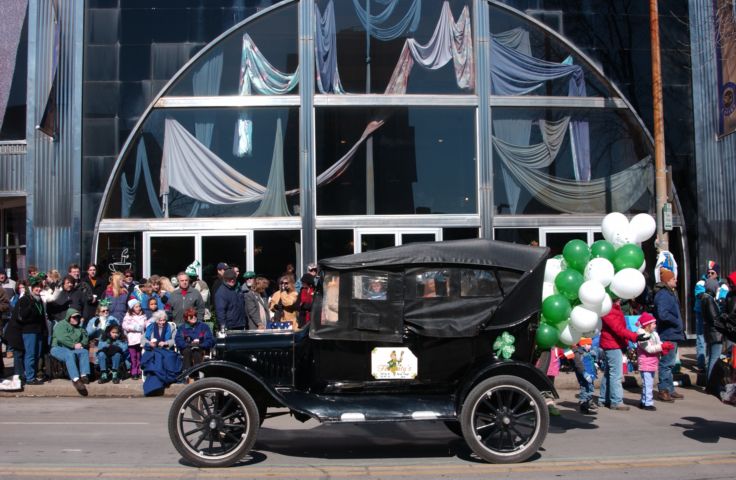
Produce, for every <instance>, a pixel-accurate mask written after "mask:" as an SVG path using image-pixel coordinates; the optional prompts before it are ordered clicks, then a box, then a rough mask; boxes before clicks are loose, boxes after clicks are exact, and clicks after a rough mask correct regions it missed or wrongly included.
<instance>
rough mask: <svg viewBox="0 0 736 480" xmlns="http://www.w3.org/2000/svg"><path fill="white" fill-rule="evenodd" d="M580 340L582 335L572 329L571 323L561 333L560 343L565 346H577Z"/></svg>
mask: <svg viewBox="0 0 736 480" xmlns="http://www.w3.org/2000/svg"><path fill="white" fill-rule="evenodd" d="M579 340H580V333H579V332H578V331H577V330H575V328H573V327H571V326H570V324H569V323H568V324H567V325H566V326H565V328H563V329H562V331H560V342H561V343H564V344H565V345H575V344H576V343H578V341H579Z"/></svg>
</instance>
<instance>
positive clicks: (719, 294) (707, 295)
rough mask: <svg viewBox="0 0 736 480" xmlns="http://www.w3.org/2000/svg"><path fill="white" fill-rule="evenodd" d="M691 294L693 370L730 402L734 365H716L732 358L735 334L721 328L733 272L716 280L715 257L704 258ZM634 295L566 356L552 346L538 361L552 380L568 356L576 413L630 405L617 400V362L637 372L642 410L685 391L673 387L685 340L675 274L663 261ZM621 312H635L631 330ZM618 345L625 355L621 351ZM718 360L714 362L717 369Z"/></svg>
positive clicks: (733, 288)
mask: <svg viewBox="0 0 736 480" xmlns="http://www.w3.org/2000/svg"><path fill="white" fill-rule="evenodd" d="M694 294H695V298H696V300H697V301H696V303H695V311H696V313H697V317H696V318H697V332H699V333H698V335H699V336H700V335H702V336H703V339H702V350H701V342H700V341H698V343H697V344H696V352H697V353H696V355H697V357H698V358H697V363H698V368H699V371H700V373H703V374H704V375H705V377H706V378H707V383H708V386H707V389H706V390H707V391H708V392H709V393H715V394H718V395H719V396H720V398H721V399H722V400H723V401H724V402H726V403H731V404H736V378H734V375H733V369H730V368H726V367H723V366H722V365H732V364H733V363H732V362H733V358H730V357H731V355H732V352H733V349H732V346H733V341H732V340H733V339H736V335H733V334H731V335H729V334H728V332H729V325H732V324H733V319H734V318H736V272H732V273H731V274H730V275H728V277H727V278H726V279H721V278H720V268H719V266H718V264H717V263H716V262H713V261H709V262H708V268H707V270H706V273H705V274H704V275H703V276H702V278H701V279H700V280H699V281H698V282H697V284H696V286H695V291H694ZM638 300H639V301H622V300H620V299H619V300H616V301H615V302H613V307H612V308H611V311H610V312H609V313H608V314H607V315H605V316H603V317H602V328H601V332H600V335H598V336H596V337H595V338H585V337H583V338H581V339H580V341H579V342H578V344H576V345H574V346H573V347H572V348H571V349H570V351H568V352H567V353H568V355H566V352H565V350H564V349H561V348H559V347H553V348H552V349H551V350H550V353H549V357H548V358H545V357H543V358H542V359H543V361H542V362H540V363H539V364H538V365H540V366H542V365H545V366H546V373H547V375H548V377H549V378H550V379H551V380H552V381H553V382H554V378H555V377H556V376H557V375H558V373H559V371H560V363H561V361H565V359H566V358H568V357H569V360H572V363H571V369H572V370H573V371H574V373H575V376H576V378H577V381H578V384H579V386H580V391H579V394H578V401H579V405H578V406H579V409H580V411H581V412H583V413H586V414H587V413H593V412H595V411H597V410H598V408H599V407H607V408H609V409H611V410H614V411H626V410H629V409H630V407H629V406H628V405H625V404H624V395H623V393H624V392H623V376H624V368H625V365H628V364H632V366H633V367H634V368H636V370H638V372H639V375H640V376H641V397H640V400H639V404H638V406H639V408H641V409H642V410H646V411H655V410H656V409H657V408H656V406H655V405H654V403H655V400H656V401H658V402H663V403H673V402H675V401H676V400H679V399H682V398H684V395H683V394H682V393H680V392H679V391H678V390H677V389H676V388H675V381H674V375H673V373H674V371H675V369H676V362H677V359H678V346H679V345H681V344H682V343H683V342H684V341H685V340H686V336H685V328H684V322H683V320H682V315H681V309H680V301H679V297H678V294H677V274H676V273H675V272H673V271H672V270H669V269H666V268H662V269H660V270H659V281H658V282H657V283H655V284H654V286H653V288H652V289H651V290H647V291H646V293H645V294H644V295H643V296H642V297H641V298H640V299H638ZM625 315H634V316H637V317H638V320H637V322H636V325H634V327H636V329H635V330H634V329H632V328H630V326H629V325H628V323H627V321H626V317H625ZM724 332H726V334H724ZM734 333H736V332H734ZM729 337H730V338H731V339H732V340H731V341H729ZM625 352H627V353H628V354H629V355H627V356H625ZM717 366H720V368H719V369H717V368H716V367H717ZM724 369H725V371H724ZM599 375H600V390H599V395H598V401H597V402H595V399H594V392H595V389H594V382H595V381H596V379H598V377H599ZM655 376H656V377H657V384H656V390H655ZM729 386H730V388H729ZM547 403H548V407H549V409H550V412H551V413H552V414H553V415H554V414H559V412H558V411H557V409H556V407H555V405H554V401H553V400H552V399H548V402H547Z"/></svg>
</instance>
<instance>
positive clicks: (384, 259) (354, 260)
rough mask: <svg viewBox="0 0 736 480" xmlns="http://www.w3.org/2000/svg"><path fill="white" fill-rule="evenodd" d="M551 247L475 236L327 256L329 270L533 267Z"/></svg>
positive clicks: (515, 268)
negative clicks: (414, 267)
mask: <svg viewBox="0 0 736 480" xmlns="http://www.w3.org/2000/svg"><path fill="white" fill-rule="evenodd" d="M548 251H549V250H548V249H546V248H539V247H531V246H527V245H519V244H515V243H508V242H500V241H495V240H485V239H471V240H451V241H445V242H426V243H410V244H408V245H402V246H399V247H389V248H383V249H380V250H372V251H370V252H365V253H356V254H353V255H344V256H341V257H332V258H326V259H323V260H321V261H320V265H321V266H322V267H323V268H325V269H328V270H353V269H361V268H378V267H384V268H385V267H390V266H396V267H402V266H410V265H432V264H445V265H468V266H470V265H476V266H487V267H501V268H510V269H513V270H521V271H527V272H528V271H531V270H532V269H534V268H535V267H536V266H537V265H539V263H540V262H541V261H542V260H544V259H545V258H546V257H547V254H548Z"/></svg>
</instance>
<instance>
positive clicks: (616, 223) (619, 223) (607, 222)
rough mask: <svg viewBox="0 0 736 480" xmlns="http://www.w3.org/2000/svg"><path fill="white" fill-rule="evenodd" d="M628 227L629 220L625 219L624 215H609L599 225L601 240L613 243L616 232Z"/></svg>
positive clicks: (616, 213) (614, 213)
mask: <svg viewBox="0 0 736 480" xmlns="http://www.w3.org/2000/svg"><path fill="white" fill-rule="evenodd" d="M628 226H629V219H628V218H626V215H624V214H623V213H619V212H613V213H609V214H608V215H606V216H605V218H604V219H603V222H602V223H601V232H602V233H603V238H605V239H606V240H608V241H609V242H611V243H613V236H614V235H615V234H616V232H618V231H621V230H623V229H624V228H626V227H628Z"/></svg>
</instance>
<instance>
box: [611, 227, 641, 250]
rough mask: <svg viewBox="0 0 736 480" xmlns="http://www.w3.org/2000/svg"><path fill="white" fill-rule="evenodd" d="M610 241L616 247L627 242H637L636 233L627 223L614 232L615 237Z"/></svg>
mask: <svg viewBox="0 0 736 480" xmlns="http://www.w3.org/2000/svg"><path fill="white" fill-rule="evenodd" d="M610 242H611V243H612V244H613V246H614V247H616V248H620V247H621V246H622V245H626V244H627V243H636V233H635V232H634V230H633V229H632V228H631V227H630V226H628V225H626V226H625V227H621V229H620V230H616V231H615V232H614V233H613V239H612V240H610Z"/></svg>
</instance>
